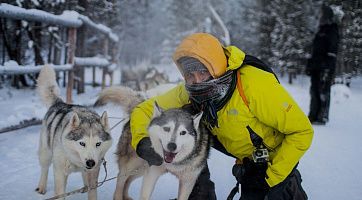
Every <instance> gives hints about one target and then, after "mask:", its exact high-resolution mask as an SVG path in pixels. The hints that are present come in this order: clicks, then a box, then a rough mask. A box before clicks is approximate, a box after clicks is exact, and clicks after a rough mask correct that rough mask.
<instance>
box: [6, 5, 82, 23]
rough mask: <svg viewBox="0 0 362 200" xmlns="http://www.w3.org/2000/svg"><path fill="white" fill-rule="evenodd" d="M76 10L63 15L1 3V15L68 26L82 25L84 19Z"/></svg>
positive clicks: (65, 12)
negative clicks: (81, 18)
mask: <svg viewBox="0 0 362 200" xmlns="http://www.w3.org/2000/svg"><path fill="white" fill-rule="evenodd" d="M78 15H79V14H78V13H77V12H75V11H64V12H63V14H61V15H54V14H51V13H48V12H45V11H43V10H37V9H24V8H21V7H18V6H13V5H10V4H6V3H1V4H0V17H6V18H11V19H18V20H26V21H38V22H42V23H46V24H53V25H61V26H66V27H80V26H81V25H82V21H81V20H80V19H79V18H78Z"/></svg>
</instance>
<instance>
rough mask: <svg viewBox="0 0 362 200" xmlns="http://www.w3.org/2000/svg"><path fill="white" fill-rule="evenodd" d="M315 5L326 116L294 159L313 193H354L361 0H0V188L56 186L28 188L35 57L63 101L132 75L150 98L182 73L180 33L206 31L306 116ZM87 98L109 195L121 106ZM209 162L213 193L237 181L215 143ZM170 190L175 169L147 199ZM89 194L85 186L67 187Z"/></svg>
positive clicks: (15, 192)
mask: <svg viewBox="0 0 362 200" xmlns="http://www.w3.org/2000/svg"><path fill="white" fill-rule="evenodd" d="M323 5H329V6H330V7H331V8H332V9H333V13H334V14H335V17H336V18H335V19H336V21H337V23H338V26H339V29H338V30H339V36H340V42H339V43H338V53H337V55H336V56H337V65H336V73H335V74H333V76H335V77H333V80H332V81H331V84H332V86H330V89H331V90H330V94H328V95H330V104H328V107H329V108H330V111H329V113H330V114H329V116H330V117H329V121H327V122H328V123H326V124H313V125H312V126H313V129H314V136H313V141H312V145H311V146H310V148H309V149H308V151H307V152H306V153H305V154H304V155H303V157H302V158H301V160H300V162H299V164H298V170H299V171H300V172H301V174H302V185H303V188H304V189H305V191H306V193H307V195H308V198H309V199H312V200H314V199H316V200H330V199H349V200H360V199H361V196H362V190H361V185H362V179H361V176H359V175H357V174H358V171H359V169H361V168H362V160H361V159H358V158H359V157H360V156H361V155H360V153H361V152H362V145H360V143H359V142H360V141H361V140H362V134H361V133H360V131H359V130H360V129H361V128H360V124H362V107H361V102H362V65H361V63H362V0H344V1H343V0H227V1H222V0H202V1H201V0H1V1H0V111H1V112H0V176H1V177H4V178H3V179H2V181H0V199H24V200H28V199H29V200H34V199H39V200H40V199H46V198H51V197H53V196H54V194H55V187H54V186H55V184H54V180H53V179H55V178H54V177H53V176H52V175H50V176H49V183H48V186H47V188H46V189H47V190H48V191H47V193H46V194H39V193H37V192H36V191H35V189H36V186H37V183H38V180H39V179H38V178H39V177H40V165H39V160H38V159H39V158H38V144H39V143H40V142H39V133H40V132H41V129H42V128H41V125H40V124H41V123H42V119H43V118H44V116H45V114H46V112H47V108H46V106H45V105H43V103H42V102H41V100H40V98H39V95H38V94H37V92H36V89H35V88H36V84H37V78H38V76H39V71H40V69H41V67H42V66H43V65H46V64H49V65H51V66H52V67H53V68H54V69H55V71H56V78H57V82H58V84H59V86H60V96H61V98H63V99H64V100H66V101H65V102H67V103H74V104H77V105H82V106H86V107H89V108H90V107H92V106H91V105H93V104H94V102H96V99H97V97H98V96H97V95H99V93H100V92H101V90H102V89H104V88H105V87H107V86H111V85H124V86H129V87H131V88H132V89H135V90H138V91H139V92H140V94H142V95H143V96H144V97H146V98H150V97H153V96H156V95H160V94H162V93H164V92H166V91H168V90H169V89H171V88H174V87H175V86H176V85H177V84H179V83H180V82H181V81H183V79H182V76H181V74H180V73H179V71H178V70H177V67H176V65H175V64H174V63H173V60H172V55H173V53H174V51H175V49H176V47H177V46H178V44H179V43H180V41H181V40H182V39H183V38H185V37H186V36H188V35H190V34H191V33H196V32H206V33H211V34H212V35H214V36H216V37H217V38H218V39H219V41H220V42H221V43H222V44H223V45H225V46H228V45H235V46H237V47H239V48H240V49H242V50H243V51H245V52H246V53H247V54H250V55H253V56H255V57H257V58H260V59H261V60H263V61H264V62H265V63H266V64H268V65H269V66H270V67H271V68H272V69H273V71H274V72H275V73H276V75H277V77H278V79H279V81H280V83H281V85H282V86H283V87H284V88H285V89H286V91H288V93H290V95H291V96H292V97H293V98H294V99H295V101H296V103H297V104H298V105H299V106H300V108H301V110H302V111H303V112H304V113H305V114H306V115H307V113H308V112H310V111H311V110H313V109H311V103H310V102H311V99H313V98H312V96H313V94H312V93H311V87H310V86H311V85H312V81H311V78H310V76H307V74H306V66H307V61H308V59H309V58H311V56H312V51H313V39H314V37H315V35H316V33H317V31H318V29H319V22H320V18H321V8H322V6H323ZM334 57H335V56H334ZM328 102H329V101H328ZM93 109H94V112H97V113H98V114H99V115H101V114H102V113H103V112H104V111H107V113H108V118H109V125H110V127H112V128H111V130H110V132H111V136H112V138H113V144H112V146H111V149H110V150H109V151H108V152H107V153H106V156H105V157H104V158H105V159H106V161H107V163H108V164H107V165H108V171H107V169H106V168H104V170H103V169H101V171H100V175H99V180H101V179H103V178H104V180H106V178H109V179H113V180H109V181H108V182H105V183H104V184H103V185H101V187H99V188H98V199H113V194H114V192H115V188H116V180H115V179H114V178H116V177H117V176H118V175H117V174H118V164H117V161H116V156H115V154H116V153H115V152H116V147H117V141H118V139H119V138H120V136H121V133H122V128H123V126H124V125H125V123H126V122H127V120H124V119H129V116H128V114H127V113H126V112H125V111H124V110H122V108H120V107H119V106H115V105H111V104H109V105H106V106H104V107H99V108H94V107H92V110H93ZM288 109H289V106H288ZM358 121H359V122H358ZM296 124H297V123H296ZM113 128H114V129H113ZM360 139H361V140H360ZM207 162H208V165H209V169H210V176H211V180H212V181H214V183H215V191H216V195H217V198H218V199H226V198H227V196H228V195H229V193H230V190H231V189H232V188H233V187H234V186H235V183H236V180H235V177H234V176H233V175H232V170H231V169H232V167H233V165H234V164H235V159H234V158H232V157H229V156H225V155H224V154H222V153H220V152H218V151H216V150H215V149H213V148H211V152H210V156H209V158H208V160H207ZM52 170H53V169H50V171H52ZM107 173H108V174H107ZM51 174H52V173H51ZM141 184H142V180H141V179H137V180H135V182H134V183H132V185H131V187H130V196H131V197H132V198H134V199H138V197H139V196H140V191H141ZM83 186H84V184H83V179H82V176H81V174H80V173H79V174H77V175H74V176H73V175H71V176H70V177H69V180H68V183H67V192H69V191H75V190H79V188H81V187H83ZM177 191H178V180H177V178H176V177H175V176H173V175H171V174H165V175H164V176H162V177H161V178H160V179H159V181H158V182H157V184H156V187H155V191H154V193H153V194H152V195H153V196H152V199H175V198H176V197H177ZM237 195H239V196H237V197H240V195H241V194H237ZM237 197H236V198H235V199H238V198H237ZM86 198H87V194H85V193H84V194H79V193H78V194H72V195H71V196H69V197H67V199H73V200H78V199H86Z"/></svg>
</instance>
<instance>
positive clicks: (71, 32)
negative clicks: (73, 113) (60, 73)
mask: <svg viewBox="0 0 362 200" xmlns="http://www.w3.org/2000/svg"><path fill="white" fill-rule="evenodd" d="M76 41H77V29H76V28H69V29H68V43H69V46H68V52H67V57H68V59H67V63H68V64H71V65H74V55H75V48H76V47H75V44H76ZM73 67H74V66H73ZM73 84H74V69H72V70H70V71H69V72H68V85H67V103H72V89H73Z"/></svg>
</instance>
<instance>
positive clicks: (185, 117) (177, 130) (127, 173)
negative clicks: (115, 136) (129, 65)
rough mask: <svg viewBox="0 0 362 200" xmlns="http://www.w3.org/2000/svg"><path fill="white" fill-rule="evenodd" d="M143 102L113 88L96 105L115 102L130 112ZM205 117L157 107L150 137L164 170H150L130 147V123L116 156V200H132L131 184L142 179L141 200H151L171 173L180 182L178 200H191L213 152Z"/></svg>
mask: <svg viewBox="0 0 362 200" xmlns="http://www.w3.org/2000/svg"><path fill="white" fill-rule="evenodd" d="M142 101H143V99H142V97H141V95H139V94H138V93H137V92H135V91H133V90H131V89H129V88H126V87H120V86H119V87H111V88H108V89H106V90H104V91H102V92H101V93H100V95H99V98H98V100H97V102H96V104H97V105H103V104H105V103H108V102H113V103H116V104H119V105H121V106H123V107H124V108H125V110H126V112H128V114H129V113H130V112H131V111H132V109H133V108H134V107H135V106H136V105H137V104H138V103H140V102H142ZM201 116H202V114H197V115H194V116H193V115H191V114H190V113H188V112H186V111H185V110H183V109H169V110H165V111H164V110H162V109H161V108H160V107H158V105H157V103H155V106H154V111H153V116H152V118H151V122H150V125H149V126H148V133H149V136H150V138H151V142H152V146H153V148H154V150H155V151H156V153H157V154H159V155H160V156H161V157H163V159H164V162H163V164H162V165H161V166H150V167H149V166H148V164H147V162H146V161H145V160H143V159H141V158H140V157H138V156H137V154H136V151H135V150H134V149H133V148H132V147H131V139H132V136H131V132H130V125H129V122H128V123H127V124H126V125H125V126H124V128H123V132H122V135H121V137H120V139H119V142H118V146H117V152H116V155H117V157H118V167H119V174H118V179H117V187H116V191H115V193H114V199H116V200H121V199H123V200H129V199H131V198H130V197H129V195H128V189H129V186H130V184H131V182H132V181H133V180H134V179H135V178H137V177H140V176H142V175H143V183H142V191H141V195H140V199H150V197H151V194H152V192H153V189H154V186H155V184H156V181H157V179H158V178H159V177H160V176H161V175H162V174H164V173H166V172H170V173H172V174H174V175H175V176H176V177H177V178H178V179H179V191H178V198H177V199H178V200H186V199H188V197H189V195H190V193H191V191H192V189H193V187H194V185H195V182H196V179H197V178H198V176H199V175H200V173H201V171H202V169H203V168H204V167H205V165H206V160H207V157H208V155H209V150H210V137H209V135H208V133H207V132H206V131H205V127H204V126H202V125H201V124H202V123H200V119H201ZM199 125H201V126H199Z"/></svg>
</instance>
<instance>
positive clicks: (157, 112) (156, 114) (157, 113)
mask: <svg viewBox="0 0 362 200" xmlns="http://www.w3.org/2000/svg"><path fill="white" fill-rule="evenodd" d="M162 112H163V110H162V108H160V106H158V104H157V102H156V101H155V104H154V105H153V117H152V118H155V117H159V116H161V114H162Z"/></svg>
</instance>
